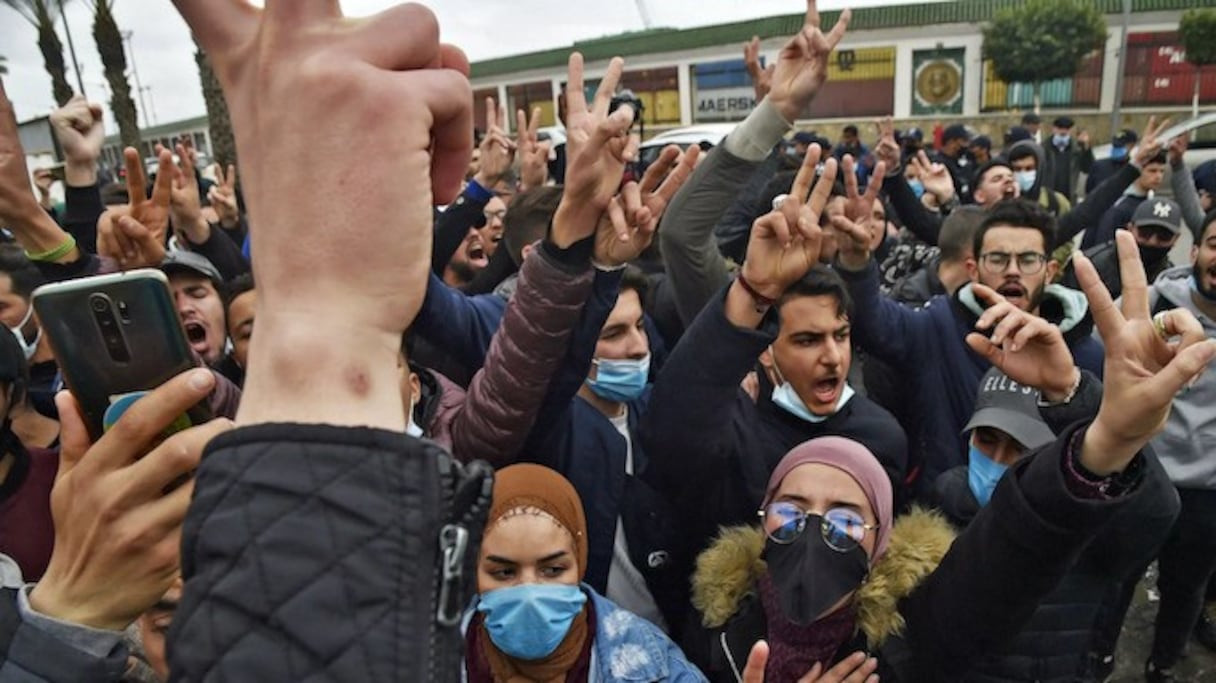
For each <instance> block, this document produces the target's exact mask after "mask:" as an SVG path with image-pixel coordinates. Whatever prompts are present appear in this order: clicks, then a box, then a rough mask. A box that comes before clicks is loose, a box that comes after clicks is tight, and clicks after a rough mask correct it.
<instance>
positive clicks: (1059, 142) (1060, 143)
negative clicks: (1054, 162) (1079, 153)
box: [1051, 133, 1072, 147]
mask: <svg viewBox="0 0 1216 683" xmlns="http://www.w3.org/2000/svg"><path fill="white" fill-rule="evenodd" d="M1051 141H1052V143H1054V144H1055V146H1056V147H1067V146H1068V143H1069V142H1071V141H1072V136H1071V135H1067V134H1065V135H1060V134H1058V133H1057V134H1056V135H1052V136H1051Z"/></svg>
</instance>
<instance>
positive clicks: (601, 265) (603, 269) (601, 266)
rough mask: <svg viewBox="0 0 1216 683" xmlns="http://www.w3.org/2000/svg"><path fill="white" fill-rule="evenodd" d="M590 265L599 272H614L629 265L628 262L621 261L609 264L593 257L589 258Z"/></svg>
mask: <svg viewBox="0 0 1216 683" xmlns="http://www.w3.org/2000/svg"><path fill="white" fill-rule="evenodd" d="M591 266H592V267H593V268H595V269H596V270H598V271H600V272H601V273H615V272H616V271H618V270H625V269H626V268H628V267H629V264H628V263H622V264H619V265H615V266H610V265H608V264H606V263H600V262H599V261H596V260H595V259H591Z"/></svg>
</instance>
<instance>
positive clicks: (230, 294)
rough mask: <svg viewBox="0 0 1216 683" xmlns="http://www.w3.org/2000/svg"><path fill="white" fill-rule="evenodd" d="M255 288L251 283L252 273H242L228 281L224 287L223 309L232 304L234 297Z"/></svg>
mask: <svg viewBox="0 0 1216 683" xmlns="http://www.w3.org/2000/svg"><path fill="white" fill-rule="evenodd" d="M254 289H255V286H254V283H253V273H242V274H241V275H238V276H236V277H234V278H232V280H231V281H229V282H228V284H227V286H225V287H224V310H225V311H226V310H227V309H228V307H229V306H231V305H232V302H233V301H236V298H237V297H238V296H240V295H242V294H244V293H246V292H252V291H253V290H254Z"/></svg>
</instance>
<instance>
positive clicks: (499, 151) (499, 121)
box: [473, 97, 515, 190]
mask: <svg viewBox="0 0 1216 683" xmlns="http://www.w3.org/2000/svg"><path fill="white" fill-rule="evenodd" d="M506 118H507V109H506V107H503V108H501V109H500V108H499V107H498V105H496V104H494V98H492V97H487V98H486V134H485V137H483V138H482V139H481V147H480V150H481V166H480V167H479V168H478V169H477V175H475V176H474V177H473V179H474V180H476V181H477V184H479V185H481V186H482V187H484V188H486V189H487V190H493V189H494V186H495V185H497V184H498V183H499V181H501V180H502V178H503V176H504V175H506V174H507V172H508V171H510V170H511V164H513V163H515V143H513V142H511V138H509V137H507V131H506V130H505V129H504V128H503V125H504V124H505V123H506Z"/></svg>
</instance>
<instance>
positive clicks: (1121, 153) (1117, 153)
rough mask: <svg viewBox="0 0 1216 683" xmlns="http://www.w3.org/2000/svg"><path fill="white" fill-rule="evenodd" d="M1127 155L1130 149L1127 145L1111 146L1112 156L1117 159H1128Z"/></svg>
mask: <svg viewBox="0 0 1216 683" xmlns="http://www.w3.org/2000/svg"><path fill="white" fill-rule="evenodd" d="M1127 155H1128V150H1127V148H1126V147H1111V148H1110V158H1111V159H1114V160H1115V161H1123V160H1124V159H1127Z"/></svg>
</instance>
